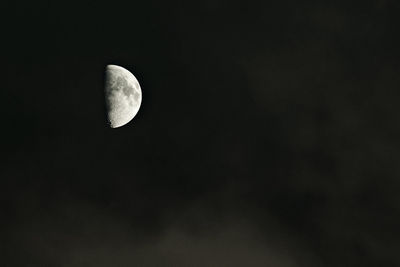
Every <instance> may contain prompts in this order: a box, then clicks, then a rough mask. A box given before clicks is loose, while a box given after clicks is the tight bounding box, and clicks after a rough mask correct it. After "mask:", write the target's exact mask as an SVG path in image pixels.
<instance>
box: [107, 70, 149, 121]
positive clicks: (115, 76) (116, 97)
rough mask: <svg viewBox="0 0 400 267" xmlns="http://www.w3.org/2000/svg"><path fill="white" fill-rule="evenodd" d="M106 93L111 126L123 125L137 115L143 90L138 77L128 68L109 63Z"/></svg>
mask: <svg viewBox="0 0 400 267" xmlns="http://www.w3.org/2000/svg"><path fill="white" fill-rule="evenodd" d="M104 93H105V100H106V109H107V118H108V123H109V125H110V127H111V128H117V127H121V126H123V125H125V124H127V123H128V122H130V121H131V120H132V119H133V118H134V117H135V116H136V114H137V112H138V111H139V108H140V104H141V103H142V90H141V89H140V85H139V82H138V80H137V79H136V77H135V76H134V75H133V74H132V73H130V72H129V71H128V70H126V69H124V68H122V67H120V66H117V65H107V67H106V73H105V86H104Z"/></svg>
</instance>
